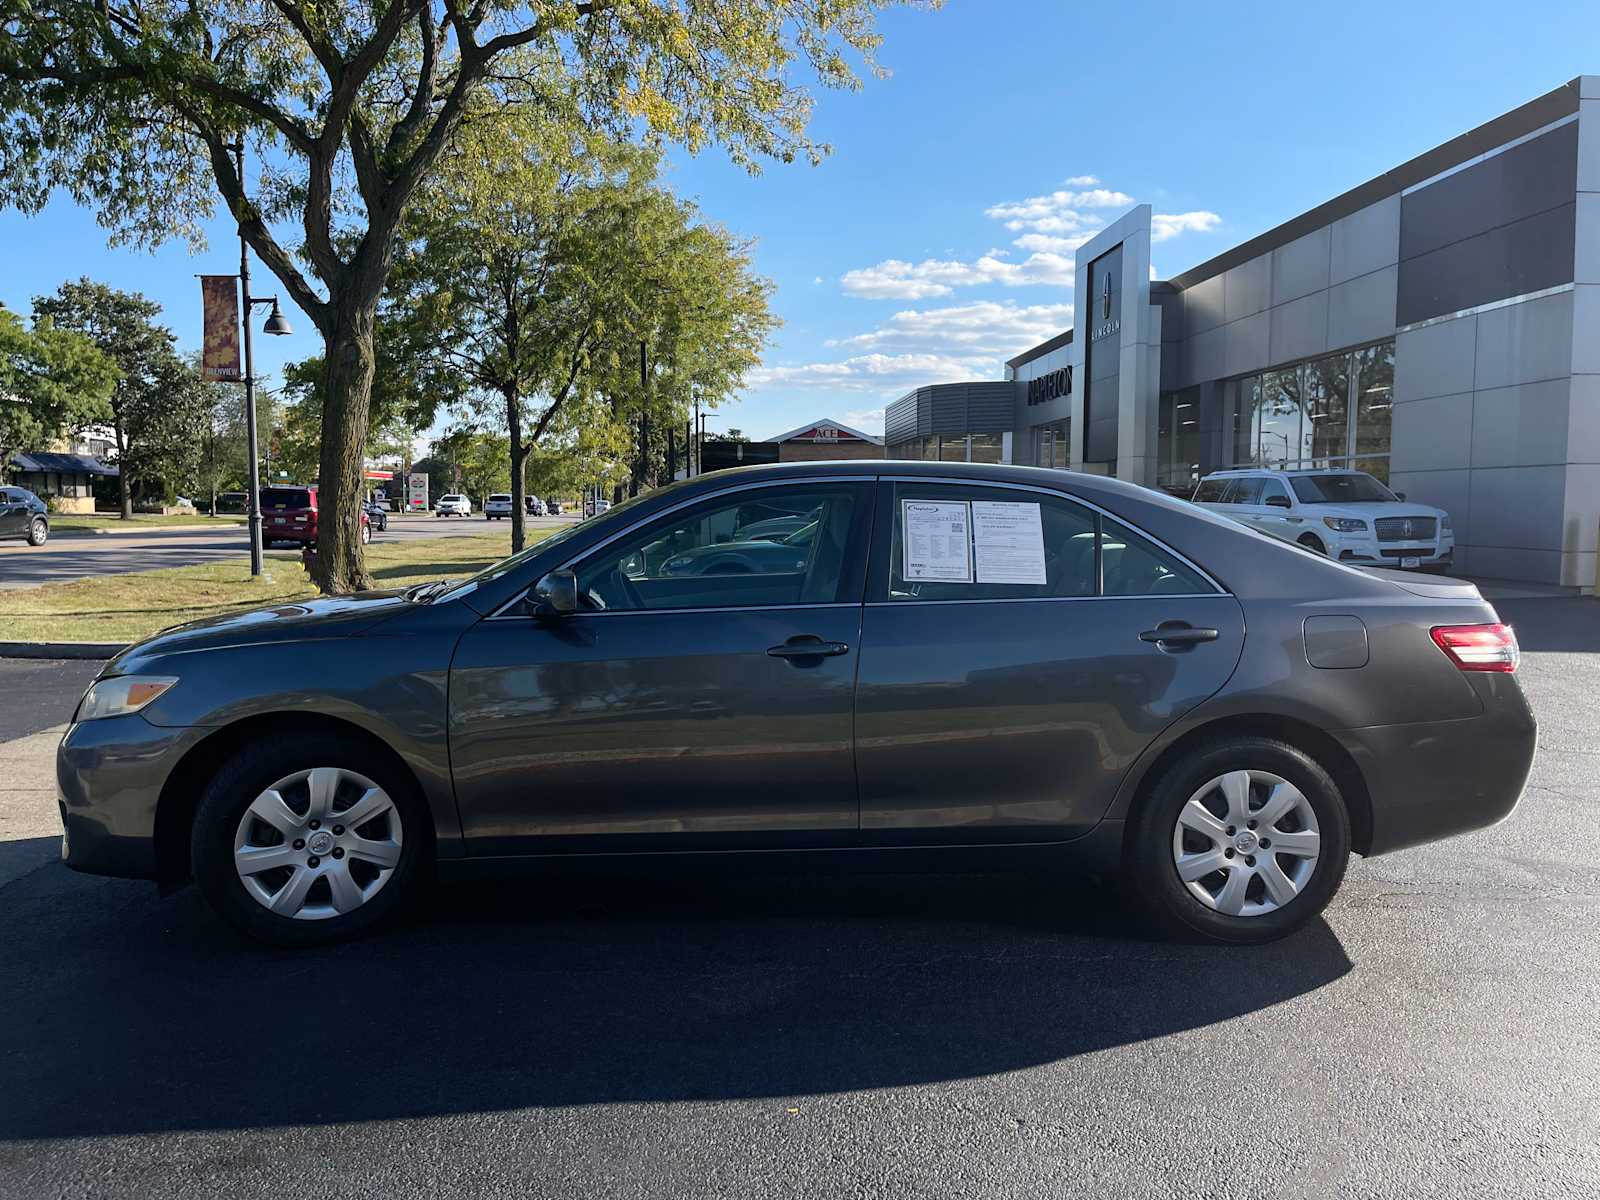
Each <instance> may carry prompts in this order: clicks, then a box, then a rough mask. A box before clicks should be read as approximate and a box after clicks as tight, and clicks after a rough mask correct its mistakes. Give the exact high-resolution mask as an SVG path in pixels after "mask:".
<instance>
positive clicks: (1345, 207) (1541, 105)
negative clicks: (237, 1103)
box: [1170, 79, 1580, 288]
mask: <svg viewBox="0 0 1600 1200" xmlns="http://www.w3.org/2000/svg"><path fill="white" fill-rule="evenodd" d="M1579 95H1580V81H1579V79H1573V80H1570V81H1569V82H1567V83H1564V84H1562V85H1561V86H1560V87H1558V88H1555V89H1554V90H1552V91H1548V92H1546V93H1545V94H1544V95H1542V96H1540V97H1538V98H1537V99H1534V100H1530V101H1528V102H1527V103H1526V104H1524V105H1521V106H1520V107H1518V108H1514V109H1512V110H1511V111H1510V112H1508V113H1502V114H1501V115H1500V116H1498V117H1495V118H1494V119H1493V120H1492V121H1486V122H1484V123H1483V124H1482V125H1479V126H1478V127H1477V128H1476V129H1469V130H1468V131H1467V132H1466V133H1463V134H1461V135H1460V136H1458V137H1453V138H1451V139H1450V140H1449V141H1448V142H1445V143H1444V144H1443V145H1441V146H1435V147H1434V148H1433V149H1432V150H1429V151H1427V152H1425V153H1423V154H1419V155H1417V156H1416V157H1415V158H1413V159H1410V160H1408V161H1406V162H1404V163H1401V164H1400V165H1399V166H1398V167H1395V168H1394V169H1393V170H1389V171H1385V172H1384V173H1383V174H1382V175H1379V176H1378V177H1377V178H1375V179H1369V180H1368V181H1367V182H1366V183H1363V184H1359V185H1358V186H1356V187H1353V188H1351V189H1350V190H1349V191H1348V192H1344V193H1342V194H1340V195H1338V196H1335V197H1334V198H1333V199H1332V200H1329V201H1327V202H1326V203H1325V204H1319V205H1318V206H1317V207H1316V208H1313V209H1311V210H1310V211H1308V212H1304V213H1301V214H1300V215H1299V216H1298V217H1292V218H1290V219H1289V220H1287V221H1285V222H1284V223H1283V224H1282V225H1278V226H1276V227H1274V228H1272V229H1269V230H1267V231H1266V232H1265V233H1263V234H1260V235H1259V236H1257V237H1253V238H1251V239H1250V240H1249V241H1247V242H1241V243H1240V244H1239V245H1237V246H1235V247H1233V249H1231V250H1224V251H1223V252H1222V253H1221V254H1219V255H1217V256H1216V257H1215V258H1210V259H1207V260H1206V261H1205V262H1203V263H1201V264H1200V265H1199V266H1197V267H1191V268H1189V270H1187V271H1184V272H1183V273H1182V274H1179V275H1175V276H1173V277H1172V279H1171V280H1170V282H1171V283H1173V284H1174V285H1176V286H1177V287H1179V288H1189V287H1193V286H1194V285H1195V284H1197V283H1202V282H1204V281H1205V280H1207V279H1210V278H1211V277H1212V276H1214V275H1220V274H1221V273H1222V272H1224V271H1226V270H1229V269H1230V268H1232V267H1236V266H1238V265H1239V264H1240V263H1243V262H1248V261H1249V260H1250V259H1252V258H1257V257H1259V256H1261V255H1263V254H1266V253H1268V252H1269V251H1271V250H1276V249H1277V248H1278V247H1279V246H1284V245H1287V244H1288V243H1290V242H1292V241H1294V240H1295V239H1296V238H1298V237H1303V236H1304V235H1305V234H1308V233H1310V232H1312V231H1313V230H1315V229H1319V228H1321V227H1322V226H1324V225H1330V224H1332V223H1333V222H1334V221H1337V220H1339V219H1340V218H1341V217H1348V216H1349V215H1350V214H1352V213H1355V212H1359V211H1360V210H1361V209H1363V208H1366V207H1368V206H1369V205H1372V204H1376V203H1377V202H1378V201H1379V200H1382V199H1384V198H1386V197H1388V196H1393V195H1395V194H1396V193H1398V192H1403V191H1404V190H1405V189H1406V188H1409V187H1414V186H1416V185H1417V184H1419V183H1422V182H1424V181H1425V180H1429V179H1432V178H1433V177H1434V176H1435V175H1439V174H1442V173H1443V172H1445V171H1448V170H1451V169H1452V168H1454V167H1458V166H1460V165H1461V164H1462V163H1464V162H1467V161H1469V160H1471V159H1474V158H1477V157H1478V156H1479V155H1481V154H1485V153H1487V152H1488V151H1490V150H1494V149H1497V148H1498V147H1500V146H1503V145H1505V143H1507V142H1509V141H1514V140H1515V139H1517V138H1519V137H1523V136H1524V135H1526V134H1530V133H1533V132H1534V131H1536V130H1539V129H1542V128H1544V127H1545V126H1546V125H1549V124H1552V123H1553V122H1556V121H1559V120H1561V119H1562V118H1564V117H1568V116H1571V115H1572V114H1573V113H1575V112H1577V111H1578V99H1579Z"/></svg>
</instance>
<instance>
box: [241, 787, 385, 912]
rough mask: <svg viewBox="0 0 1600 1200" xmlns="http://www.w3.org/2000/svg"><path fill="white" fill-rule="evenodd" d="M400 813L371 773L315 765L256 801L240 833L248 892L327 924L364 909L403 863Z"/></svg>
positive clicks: (276, 908) (274, 907)
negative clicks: (369, 774) (362, 773)
mask: <svg viewBox="0 0 1600 1200" xmlns="http://www.w3.org/2000/svg"><path fill="white" fill-rule="evenodd" d="M402 836H403V830H402V829H401V823H400V810H399V809H398V808H396V807H395V803H394V801H393V800H392V799H391V798H390V796H389V794H388V793H387V792H385V791H384V790H383V788H381V787H379V786H378V785H377V784H376V783H374V782H373V781H372V780H370V779H368V778H367V777H366V776H364V775H358V774H356V773H355V772H354V771H349V770H346V769H344V768H342V767H313V768H310V769H308V770H304V771H297V772H295V773H294V774H292V775H286V776H284V777H283V778H282V779H280V780H278V781H277V782H276V783H274V784H273V785H272V786H271V787H269V788H267V789H265V790H264V791H263V792H262V793H261V794H260V795H258V796H257V797H256V798H255V799H254V800H252V801H251V802H250V805H249V807H248V808H246V809H245V811H244V815H243V816H241V817H240V818H239V827H238V830H237V832H236V833H235V835H234V843H233V864H234V869H235V870H236V871H237V872H238V874H239V881H240V882H241V883H243V884H244V890H245V891H246V892H248V893H249V894H250V897H251V898H252V899H254V900H255V901H256V902H257V903H258V904H260V905H261V906H262V907H263V908H265V909H267V910H268V911H269V912H273V913H276V914H277V915H279V916H281V917H290V918H293V919H295V920H301V921H320V920H327V919H329V918H331V917H337V916H342V915H343V914H345V913H348V912H353V911H354V910H355V909H357V908H360V907H361V906H362V905H363V904H365V903H367V901H369V900H371V899H372V897H373V896H375V895H377V894H378V892H379V891H380V890H381V889H382V888H383V886H384V885H385V884H387V883H388V882H389V879H390V878H391V877H392V876H393V875H394V871H395V867H396V866H397V865H399V862H400V850H401V841H402Z"/></svg>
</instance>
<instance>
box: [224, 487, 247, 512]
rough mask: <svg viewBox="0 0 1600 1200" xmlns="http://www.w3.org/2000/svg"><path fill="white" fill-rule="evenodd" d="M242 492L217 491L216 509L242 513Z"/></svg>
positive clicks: (243, 506)
mask: <svg viewBox="0 0 1600 1200" xmlns="http://www.w3.org/2000/svg"><path fill="white" fill-rule="evenodd" d="M245 499H246V497H245V493H244V492H218V493H217V511H218V512H219V513H242V512H244V511H245Z"/></svg>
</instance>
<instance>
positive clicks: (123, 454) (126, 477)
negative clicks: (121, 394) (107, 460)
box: [111, 413, 133, 521]
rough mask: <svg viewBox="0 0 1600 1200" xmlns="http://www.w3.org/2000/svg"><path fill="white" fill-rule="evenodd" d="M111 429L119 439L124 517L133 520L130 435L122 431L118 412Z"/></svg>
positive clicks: (118, 485) (119, 477) (119, 490)
mask: <svg viewBox="0 0 1600 1200" xmlns="http://www.w3.org/2000/svg"><path fill="white" fill-rule="evenodd" d="M111 430H112V432H113V433H114V434H115V435H116V439H117V492H118V494H119V496H120V497H121V501H122V519H123V520H124V521H131V520H133V475H132V472H131V471H130V470H129V468H128V437H127V435H126V434H125V433H123V432H122V416H121V414H120V413H119V414H116V416H115V419H114V420H113V421H112V423H111Z"/></svg>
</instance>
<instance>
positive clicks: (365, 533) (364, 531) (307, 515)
mask: <svg viewBox="0 0 1600 1200" xmlns="http://www.w3.org/2000/svg"><path fill="white" fill-rule="evenodd" d="M371 540H372V522H371V521H370V520H369V519H368V518H367V514H366V513H365V512H363V513H362V514H361V543H362V545H365V544H366V543H368V542H370V541H371ZM274 542H287V543H289V544H290V545H291V546H315V545H316V544H317V489H316V488H314V487H300V486H293V487H268V488H262V489H261V544H262V545H264V546H271V545H272V544H273V543H274Z"/></svg>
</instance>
